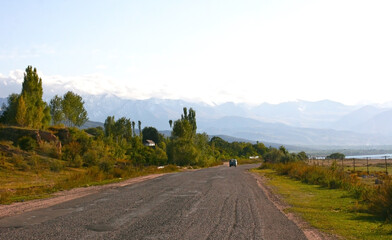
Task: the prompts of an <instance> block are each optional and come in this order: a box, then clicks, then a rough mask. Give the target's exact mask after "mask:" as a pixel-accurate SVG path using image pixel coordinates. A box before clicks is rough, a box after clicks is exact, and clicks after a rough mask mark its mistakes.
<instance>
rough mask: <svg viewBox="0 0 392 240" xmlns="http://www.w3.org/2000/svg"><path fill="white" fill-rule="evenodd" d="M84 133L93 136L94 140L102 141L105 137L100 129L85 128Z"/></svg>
mask: <svg viewBox="0 0 392 240" xmlns="http://www.w3.org/2000/svg"><path fill="white" fill-rule="evenodd" d="M84 131H85V132H86V133H88V134H90V135H93V136H94V137H95V138H96V139H102V138H103V137H104V135H105V132H104V130H103V128H102V127H95V128H87V129H84Z"/></svg>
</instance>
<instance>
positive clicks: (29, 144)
mask: <svg viewBox="0 0 392 240" xmlns="http://www.w3.org/2000/svg"><path fill="white" fill-rule="evenodd" d="M18 146H19V147H20V148H21V149H22V150H24V151H31V150H33V149H34V148H36V147H37V142H36V141H35V140H34V139H33V138H32V137H29V136H23V137H21V138H19V139H18Z"/></svg>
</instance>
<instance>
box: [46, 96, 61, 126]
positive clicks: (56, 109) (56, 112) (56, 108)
mask: <svg viewBox="0 0 392 240" xmlns="http://www.w3.org/2000/svg"><path fill="white" fill-rule="evenodd" d="M62 101H63V99H62V98H61V97H59V96H58V95H56V96H54V97H53V98H52V99H51V100H50V105H49V107H50V114H51V115H52V121H53V124H54V125H57V124H60V123H61V122H62V121H64V120H65V117H64V112H63V107H62Z"/></svg>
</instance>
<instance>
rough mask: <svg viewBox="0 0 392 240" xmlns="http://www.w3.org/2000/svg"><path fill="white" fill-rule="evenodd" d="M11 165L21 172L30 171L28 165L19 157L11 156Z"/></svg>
mask: <svg viewBox="0 0 392 240" xmlns="http://www.w3.org/2000/svg"><path fill="white" fill-rule="evenodd" d="M11 163H13V164H14V166H15V167H16V168H17V169H18V170H21V171H27V170H29V169H30V167H29V165H28V164H27V162H26V161H25V159H24V158H23V157H22V156H21V155H13V156H12V158H11Z"/></svg>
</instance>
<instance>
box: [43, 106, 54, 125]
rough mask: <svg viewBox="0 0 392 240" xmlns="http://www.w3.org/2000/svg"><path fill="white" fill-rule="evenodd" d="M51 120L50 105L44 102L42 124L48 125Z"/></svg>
mask: <svg viewBox="0 0 392 240" xmlns="http://www.w3.org/2000/svg"><path fill="white" fill-rule="evenodd" d="M51 121H52V116H51V115H50V107H49V105H47V104H46V103H45V108H44V116H43V118H42V126H43V127H48V126H50V122H51Z"/></svg>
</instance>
